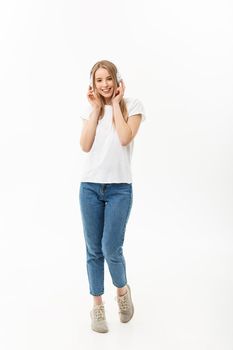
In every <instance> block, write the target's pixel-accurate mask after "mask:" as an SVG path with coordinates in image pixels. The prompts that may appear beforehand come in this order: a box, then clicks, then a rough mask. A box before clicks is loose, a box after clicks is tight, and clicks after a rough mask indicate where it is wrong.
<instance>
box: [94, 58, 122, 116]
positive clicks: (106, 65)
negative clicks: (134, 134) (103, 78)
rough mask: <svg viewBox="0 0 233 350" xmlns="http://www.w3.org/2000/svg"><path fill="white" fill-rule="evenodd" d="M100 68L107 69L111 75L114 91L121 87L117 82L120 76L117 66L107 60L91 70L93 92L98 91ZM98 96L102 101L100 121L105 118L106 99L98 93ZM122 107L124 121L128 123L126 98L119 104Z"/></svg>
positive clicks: (97, 63) (95, 65)
mask: <svg viewBox="0 0 233 350" xmlns="http://www.w3.org/2000/svg"><path fill="white" fill-rule="evenodd" d="M99 68H105V69H106V70H107V71H108V73H109V74H110V75H111V77H112V79H113V82H114V90H115V89H116V88H117V87H118V86H119V82H118V81H117V75H118V71H117V67H116V66H115V64H114V63H112V62H110V61H107V60H101V61H98V62H96V63H95V64H94V66H93V67H92V69H91V74H90V78H91V82H92V86H93V90H94V91H95V90H96V86H95V73H96V71H97V69H99ZM96 94H97V96H98V98H99V99H100V101H101V105H102V106H101V109H100V114H99V120H100V119H102V118H103V116H104V105H105V103H104V97H103V96H101V95H100V94H99V93H98V92H97V91H96ZM119 105H120V109H121V113H122V115H123V118H124V120H125V121H126V122H127V120H128V111H127V107H126V103H125V100H124V98H123V99H122V100H121V101H120V103H119Z"/></svg>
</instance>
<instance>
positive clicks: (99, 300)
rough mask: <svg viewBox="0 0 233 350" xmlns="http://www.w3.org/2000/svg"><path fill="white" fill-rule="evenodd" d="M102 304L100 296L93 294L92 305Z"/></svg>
mask: <svg viewBox="0 0 233 350" xmlns="http://www.w3.org/2000/svg"><path fill="white" fill-rule="evenodd" d="M101 304H103V300H102V297H101V296H94V297H93V305H94V306H95V305H101Z"/></svg>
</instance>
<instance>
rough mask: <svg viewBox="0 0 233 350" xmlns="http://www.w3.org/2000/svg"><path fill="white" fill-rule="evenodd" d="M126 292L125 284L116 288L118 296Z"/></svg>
mask: <svg viewBox="0 0 233 350" xmlns="http://www.w3.org/2000/svg"><path fill="white" fill-rule="evenodd" d="M126 293H127V288H126V286H124V287H122V288H117V296H118V297H122V296H123V295H125V294H126Z"/></svg>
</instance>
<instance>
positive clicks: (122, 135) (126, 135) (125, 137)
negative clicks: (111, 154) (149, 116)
mask: <svg viewBox="0 0 233 350" xmlns="http://www.w3.org/2000/svg"><path fill="white" fill-rule="evenodd" d="M113 115H114V120H115V125H116V131H117V133H118V136H119V139H120V142H121V145H122V146H127V145H128V144H129V143H130V142H131V141H132V140H133V138H134V137H135V135H136V134H137V131H138V129H139V126H140V123H141V114H136V115H134V116H131V117H129V118H128V121H127V123H126V122H125V120H124V117H123V115H122V113H121V109H120V105H119V103H117V102H115V103H113Z"/></svg>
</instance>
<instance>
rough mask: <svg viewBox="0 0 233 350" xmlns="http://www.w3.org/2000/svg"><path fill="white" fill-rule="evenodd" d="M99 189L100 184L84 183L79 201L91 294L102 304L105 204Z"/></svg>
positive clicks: (81, 186) (95, 300)
mask: <svg viewBox="0 0 233 350" xmlns="http://www.w3.org/2000/svg"><path fill="white" fill-rule="evenodd" d="M97 188H98V184H95V183H88V182H82V183H81V184H80V192H79V199H80V209H81V216H82V223H83V231H84V238H85V244H86V254H87V274H88V280H89V288H90V294H92V295H93V296H94V303H95V302H96V303H97V304H99V303H101V302H102V299H101V295H102V294H103V293H104V256H103V253H102V247H101V240H102V236H103V227H104V209H105V203H104V201H102V200H100V199H99V197H98V192H97Z"/></svg>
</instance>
